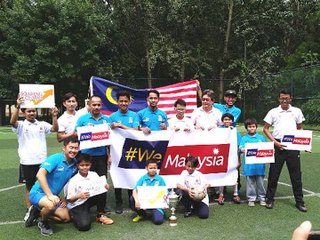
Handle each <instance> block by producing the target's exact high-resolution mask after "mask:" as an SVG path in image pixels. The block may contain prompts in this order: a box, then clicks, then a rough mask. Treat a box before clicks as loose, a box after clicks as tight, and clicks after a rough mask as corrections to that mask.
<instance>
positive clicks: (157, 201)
mask: <svg viewBox="0 0 320 240" xmlns="http://www.w3.org/2000/svg"><path fill="white" fill-rule="evenodd" d="M166 196H167V187H163V186H139V187H138V199H139V202H140V208H141V209H154V208H168V204H167V202H166Z"/></svg>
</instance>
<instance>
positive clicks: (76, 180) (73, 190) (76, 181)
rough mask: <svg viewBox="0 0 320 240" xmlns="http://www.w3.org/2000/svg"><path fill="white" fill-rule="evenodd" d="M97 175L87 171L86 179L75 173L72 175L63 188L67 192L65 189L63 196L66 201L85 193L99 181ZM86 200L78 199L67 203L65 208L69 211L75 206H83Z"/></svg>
mask: <svg viewBox="0 0 320 240" xmlns="http://www.w3.org/2000/svg"><path fill="white" fill-rule="evenodd" d="M99 178H100V177H99V175H98V174H97V173H96V172H93V171H89V172H88V175H87V176H86V177H83V176H81V175H80V173H77V174H76V175H74V176H73V177H72V178H71V179H70V180H69V182H68V184H67V185H66V186H65V188H67V190H66V189H65V191H64V192H65V195H66V196H67V199H70V198H71V197H73V196H75V195H77V194H79V193H81V192H86V191H87V190H86V189H87V188H90V186H91V185H92V184H93V183H94V182H95V181H96V180H97V179H99ZM87 200H88V199H78V200H77V201H75V202H68V205H67V208H68V209H71V208H74V207H76V206H79V205H81V204H83V203H84V202H85V201H87Z"/></svg>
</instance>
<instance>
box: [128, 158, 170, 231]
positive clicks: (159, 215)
mask: <svg viewBox="0 0 320 240" xmlns="http://www.w3.org/2000/svg"><path fill="white" fill-rule="evenodd" d="M146 170H147V174H145V175H143V176H142V177H141V178H140V179H139V180H138V182H137V183H136V185H135V187H134V189H133V192H132V197H131V198H130V201H131V207H132V210H133V211H136V212H137V214H138V215H137V216H136V217H135V218H133V219H132V221H133V222H139V221H140V220H141V219H143V218H146V217H147V216H150V215H151V218H152V222H153V223H154V224H156V225H160V224H162V223H163V221H164V211H163V209H161V208H157V209H148V210H142V209H140V202H139V199H138V190H137V188H138V186H166V183H165V182H164V180H163V178H162V177H161V176H159V175H158V174H157V170H158V164H157V160H155V159H150V160H147V162H146Z"/></svg>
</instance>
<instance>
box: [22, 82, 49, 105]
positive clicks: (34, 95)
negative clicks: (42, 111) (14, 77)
mask: <svg viewBox="0 0 320 240" xmlns="http://www.w3.org/2000/svg"><path fill="white" fill-rule="evenodd" d="M19 96H20V97H23V98H24V102H23V103H22V104H21V108H52V107H54V106H55V99H54V86H53V85H47V84H19Z"/></svg>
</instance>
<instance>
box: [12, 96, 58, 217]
mask: <svg viewBox="0 0 320 240" xmlns="http://www.w3.org/2000/svg"><path fill="white" fill-rule="evenodd" d="M23 102H24V99H23V98H22V97H18V99H17V104H16V109H15V110H14V111H13V113H12V116H11V119H10V124H11V125H12V131H13V132H14V133H16V134H17V136H18V143H19V147H18V153H19V158H20V168H21V172H20V173H21V175H22V176H24V178H25V184H26V187H25V202H26V205H27V212H26V215H25V217H24V220H25V221H26V220H27V219H28V217H29V214H30V211H31V203H30V201H29V192H30V189H31V188H32V186H33V185H34V183H35V182H36V180H37V179H36V174H37V172H38V170H39V167H40V164H41V163H42V162H43V161H44V160H45V159H46V157H47V142H46V134H50V133H52V132H56V131H57V130H58V124H57V115H58V109H57V108H56V107H54V108H52V109H51V115H52V125H51V124H49V123H47V122H44V121H38V120H37V109H35V108H23V109H21V111H22V113H23V114H24V117H25V120H24V121H18V117H19V110H20V105H21V104H22V103H23Z"/></svg>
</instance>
